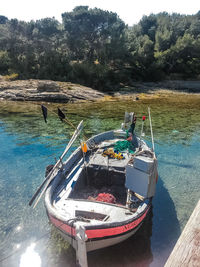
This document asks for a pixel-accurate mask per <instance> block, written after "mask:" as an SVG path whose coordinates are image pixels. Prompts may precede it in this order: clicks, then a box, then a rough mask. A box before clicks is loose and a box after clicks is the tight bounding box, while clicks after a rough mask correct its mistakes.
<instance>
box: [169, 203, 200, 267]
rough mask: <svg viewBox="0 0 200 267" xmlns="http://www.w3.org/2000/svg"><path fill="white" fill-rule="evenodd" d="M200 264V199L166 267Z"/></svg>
mask: <svg viewBox="0 0 200 267" xmlns="http://www.w3.org/2000/svg"><path fill="white" fill-rule="evenodd" d="M179 266H181V267H186V266H187V267H188V266H200V200H199V201H198V203H197V205H196V207H195V209H194V210H193V212H192V215H191V216H190V218H189V220H188V222H187V224H186V226H185V228H184V230H183V232H182V234H181V236H180V237H179V239H178V241H177V243H176V245H175V247H174V249H173V250H172V253H171V254H170V256H169V258H168V260H167V262H166V263H165V266H164V267H179Z"/></svg>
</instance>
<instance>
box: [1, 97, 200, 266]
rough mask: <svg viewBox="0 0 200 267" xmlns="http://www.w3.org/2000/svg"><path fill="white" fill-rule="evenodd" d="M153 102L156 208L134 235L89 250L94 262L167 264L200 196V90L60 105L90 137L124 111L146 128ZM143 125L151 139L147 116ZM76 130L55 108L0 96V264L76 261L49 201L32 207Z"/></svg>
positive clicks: (113, 123)
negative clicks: (44, 110)
mask: <svg viewBox="0 0 200 267" xmlns="http://www.w3.org/2000/svg"><path fill="white" fill-rule="evenodd" d="M47 106H48V108H49V109H50V110H52V111H56V108H57V106H58V105H55V104H47ZM148 106H150V107H151V114H152V123H153V130H154V138H155V150H156V153H157V157H158V163H159V180H158V184H157V191H156V196H155V197H154V201H153V210H152V212H151V214H150V215H149V217H148V218H147V220H146V222H145V224H144V225H143V227H141V229H140V230H139V231H138V232H137V234H136V235H135V236H133V237H131V238H130V239H128V240H127V241H125V242H123V243H121V244H118V245H116V246H113V247H110V248H106V249H102V250H99V251H94V252H91V253H89V255H88V262H89V266H104V267H105V266H163V265H164V263H165V261H166V259H167V257H168V256H169V254H170V252H171V250H172V248H173V246H174V244H175V242H176V241H177V238H178V237H179V235H180V233H181V231H182V230H183V227H184V226H185V224H186V222H187V220H188V218H189V216H190V215H191V213H192V210H193V209H194V207H195V205H196V203H197V201H198V199H199V198H200V193H199V192H200V190H199V178H200V176H199V168H200V108H199V107H200V96H179V97H175V96H171V97H165V98H164V97H163V98H150V99H144V100H139V101H133V100H130V101H120V102H115V101H114V102H104V103H103V102H99V103H82V104H65V105H59V107H61V108H62V110H63V111H64V112H65V113H66V114H67V117H68V119H70V121H71V122H72V123H73V124H74V125H77V124H78V122H79V121H80V120H82V119H83V120H84V126H85V129H84V131H85V135H87V136H91V135H93V134H96V133H99V132H101V131H105V130H110V129H113V128H114V129H117V128H118V127H120V124H121V122H122V121H123V117H124V111H135V112H136V113H137V115H138V120H137V132H138V133H140V129H141V116H142V115H147V107H148ZM144 131H145V139H146V141H147V142H148V144H149V145H151V142H150V141H151V139H150V130H149V126H148V121H146V124H145V128H144ZM72 133H73V129H72V128H70V127H69V126H68V125H66V124H64V123H61V122H60V121H59V120H58V119H57V117H56V116H55V114H54V113H49V117H48V123H47V124H45V123H44V121H43V119H42V115H41V112H40V106H39V105H38V104H35V103H15V102H5V101H1V102H0V164H1V168H0V203H1V205H0V215H1V216H0V266H6V267H7V266H11V267H15V266H20V267H25V266H34V267H39V266H50V267H51V266H58V267H60V266H61V267H62V266H75V263H76V262H75V252H74V250H73V249H72V248H71V246H70V245H69V244H68V243H66V242H65V241H64V240H63V239H62V238H61V237H60V235H59V234H58V233H57V231H55V229H54V228H53V227H52V226H51V225H49V223H48V219H47V216H46V212H45V208H44V205H43V201H40V203H39V205H38V206H37V208H36V209H32V208H30V207H29V206H28V202H29V200H30V198H31V196H32V195H33V193H34V192H35V190H36V188H37V187H38V186H39V185H40V183H41V182H42V180H43V179H44V172H45V167H46V166H47V165H49V164H52V163H54V162H55V158H56V157H57V158H58V157H59V156H60V155H61V153H62V151H63V150H64V148H65V145H66V144H67V142H68V141H69V138H70V136H71V135H72ZM76 146H77V144H75V145H74V147H73V148H72V149H71V151H70V152H69V154H70V153H71V152H72V151H73V150H74V149H75V148H76ZM69 154H68V155H69ZM27 262H28V263H27ZM27 264H28V265H27Z"/></svg>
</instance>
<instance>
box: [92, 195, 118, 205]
mask: <svg viewBox="0 0 200 267" xmlns="http://www.w3.org/2000/svg"><path fill="white" fill-rule="evenodd" d="M96 201H101V202H107V203H113V204H115V203H116V198H115V197H114V196H113V195H112V194H109V193H100V194H98V196H97V197H96Z"/></svg>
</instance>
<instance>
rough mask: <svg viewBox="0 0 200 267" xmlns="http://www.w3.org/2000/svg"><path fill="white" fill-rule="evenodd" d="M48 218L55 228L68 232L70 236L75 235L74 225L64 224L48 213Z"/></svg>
mask: <svg viewBox="0 0 200 267" xmlns="http://www.w3.org/2000/svg"><path fill="white" fill-rule="evenodd" d="M49 219H50V221H51V222H52V224H53V225H55V226H56V227H57V228H59V229H61V230H62V231H64V232H66V233H68V234H69V235H71V236H75V235H76V233H75V228H74V227H71V226H69V225H67V224H65V223H64V222H62V221H60V220H58V219H56V218H54V217H53V216H51V215H50V214H49Z"/></svg>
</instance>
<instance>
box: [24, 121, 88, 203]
mask: <svg viewBox="0 0 200 267" xmlns="http://www.w3.org/2000/svg"><path fill="white" fill-rule="evenodd" d="M82 128H83V121H81V122H80V123H79V125H78V127H77V129H76V130H75V132H74V134H73V136H72V138H71V139H70V141H69V143H68V145H67V146H66V148H65V150H64V152H63V154H62V155H61V157H60V158H59V160H58V161H57V162H56V164H55V165H54V167H53V168H52V170H51V171H50V173H49V174H48V175H47V177H46V179H45V180H44V181H43V183H42V184H41V185H40V187H39V188H38V189H37V191H36V192H35V194H34V195H33V197H32V198H31V200H30V202H29V205H30V206H31V205H32V203H33V201H34V200H35V199H36V197H37V195H38V194H39V192H40V191H41V189H42V188H43V186H44V185H45V183H46V182H47V181H48V183H47V185H46V186H45V188H44V189H43V191H42V193H41V194H40V196H39V198H38V200H37V202H36V203H35V205H34V207H36V205H37V203H38V201H39V200H40V198H41V197H42V195H43V194H44V192H45V190H46V189H47V187H48V185H49V184H50V182H51V181H52V179H53V177H52V174H53V172H54V171H55V169H56V168H57V167H58V166H59V164H60V163H61V162H62V159H63V158H64V156H65V155H66V153H67V152H68V150H69V149H70V147H71V146H72V144H73V142H74V141H75V140H76V138H77V137H78V136H79V134H80V133H81V130H82Z"/></svg>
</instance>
